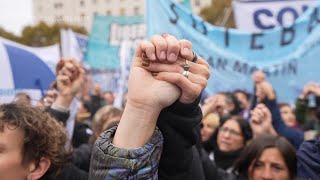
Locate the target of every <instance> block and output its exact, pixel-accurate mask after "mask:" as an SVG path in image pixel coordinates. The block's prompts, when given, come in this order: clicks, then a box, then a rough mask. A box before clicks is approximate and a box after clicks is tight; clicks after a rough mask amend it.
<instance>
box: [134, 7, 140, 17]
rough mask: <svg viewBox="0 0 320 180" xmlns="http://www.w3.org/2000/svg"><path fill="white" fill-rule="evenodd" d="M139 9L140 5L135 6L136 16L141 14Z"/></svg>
mask: <svg viewBox="0 0 320 180" xmlns="http://www.w3.org/2000/svg"><path fill="white" fill-rule="evenodd" d="M139 11H140V8H139V7H134V9H133V13H134V15H136V16H138V15H140V13H139Z"/></svg>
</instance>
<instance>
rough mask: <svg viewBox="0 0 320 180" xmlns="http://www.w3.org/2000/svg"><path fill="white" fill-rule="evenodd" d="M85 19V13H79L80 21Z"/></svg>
mask: <svg viewBox="0 0 320 180" xmlns="http://www.w3.org/2000/svg"><path fill="white" fill-rule="evenodd" d="M85 19H86V15H85V14H84V13H81V14H80V21H84V20H85Z"/></svg>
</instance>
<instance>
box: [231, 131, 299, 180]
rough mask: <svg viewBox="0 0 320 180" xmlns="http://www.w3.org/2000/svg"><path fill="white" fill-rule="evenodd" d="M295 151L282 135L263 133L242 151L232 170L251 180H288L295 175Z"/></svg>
mask: <svg viewBox="0 0 320 180" xmlns="http://www.w3.org/2000/svg"><path fill="white" fill-rule="evenodd" d="M296 163H297V158H296V152H295V149H294V147H293V146H292V145H291V144H290V143H289V142H288V141H287V140H286V139H285V138H283V137H280V136H273V135H263V136H260V137H257V138H256V139H254V140H252V142H251V143H250V144H249V145H248V146H247V147H246V148H245V149H244V150H243V151H242V154H241V155H240V158H239V159H238V161H237V162H236V164H235V169H234V171H235V172H237V173H239V174H240V175H241V176H244V177H246V178H248V179H251V180H260V179H273V180H277V179H279V180H290V179H294V178H295V176H296V170H297V167H296Z"/></svg>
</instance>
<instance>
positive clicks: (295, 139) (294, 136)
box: [253, 73, 304, 149]
mask: <svg viewBox="0 0 320 180" xmlns="http://www.w3.org/2000/svg"><path fill="white" fill-rule="evenodd" d="M257 74H258V75H259V76H258V77H255V74H254V75H253V80H254V82H255V89H256V92H255V95H256V98H255V100H254V102H256V103H263V104H265V105H266V106H267V108H268V109H269V110H270V111H271V115H272V118H271V119H272V125H273V127H274V129H275V131H276V132H277V133H278V134H279V135H281V136H284V137H285V138H287V140H288V141H289V142H290V143H292V145H293V146H294V147H295V148H296V149H298V148H299V147H300V145H301V143H302V142H303V140H304V133H303V132H301V131H299V130H296V129H293V128H290V127H288V126H286V125H285V123H284V121H283V119H282V117H281V114H280V110H279V107H278V104H277V100H276V94H275V92H274V90H273V88H272V85H271V84H270V83H269V82H267V81H266V80H265V79H263V78H260V76H261V77H263V75H261V74H262V73H257ZM257 79H258V80H257ZM260 80H261V81H260Z"/></svg>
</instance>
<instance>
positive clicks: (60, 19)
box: [54, 15, 63, 22]
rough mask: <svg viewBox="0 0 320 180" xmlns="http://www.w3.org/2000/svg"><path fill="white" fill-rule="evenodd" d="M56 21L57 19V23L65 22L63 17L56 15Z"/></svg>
mask: <svg viewBox="0 0 320 180" xmlns="http://www.w3.org/2000/svg"><path fill="white" fill-rule="evenodd" d="M54 19H55V21H56V22H61V21H62V20H63V16H61V15H56V16H55V17H54Z"/></svg>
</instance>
